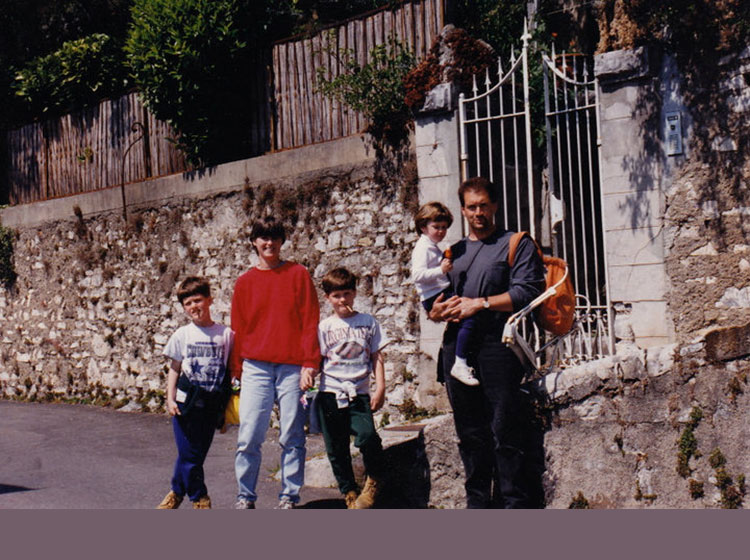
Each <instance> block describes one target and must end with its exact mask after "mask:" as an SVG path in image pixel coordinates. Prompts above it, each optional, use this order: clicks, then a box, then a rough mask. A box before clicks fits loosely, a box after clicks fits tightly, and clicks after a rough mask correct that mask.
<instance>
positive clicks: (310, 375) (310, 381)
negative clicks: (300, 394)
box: [299, 367, 316, 391]
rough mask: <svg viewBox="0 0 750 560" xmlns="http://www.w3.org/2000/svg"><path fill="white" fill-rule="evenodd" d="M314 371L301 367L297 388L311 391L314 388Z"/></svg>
mask: <svg viewBox="0 0 750 560" xmlns="http://www.w3.org/2000/svg"><path fill="white" fill-rule="evenodd" d="M315 373H316V371H315V370H314V369H313V368H311V367H303V368H302V370H301V371H300V376H299V388H300V389H302V390H303V391H307V390H308V389H312V388H313V387H314V386H315Z"/></svg>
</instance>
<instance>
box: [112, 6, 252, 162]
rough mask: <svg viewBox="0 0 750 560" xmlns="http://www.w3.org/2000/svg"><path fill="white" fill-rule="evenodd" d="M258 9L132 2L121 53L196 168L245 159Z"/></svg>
mask: <svg viewBox="0 0 750 560" xmlns="http://www.w3.org/2000/svg"><path fill="white" fill-rule="evenodd" d="M264 6H265V3H260V2H252V1H251V0H135V1H134V3H133V9H132V25H131V28H130V33H129V36H128V40H127V44H126V51H127V53H128V60H129V62H130V65H131V67H132V70H133V73H134V75H135V81H136V83H137V85H138V87H139V89H140V91H141V95H142V96H143V98H144V101H145V103H146V105H147V106H148V108H149V109H150V110H151V111H152V112H153V114H154V115H155V116H156V117H157V118H158V119H161V120H163V121H166V122H168V123H169V124H171V125H172V126H173V127H174V128H175V129H177V130H178V131H179V133H180V136H179V138H178V139H177V144H178V146H179V147H180V149H182V150H183V151H184V153H185V155H186V156H187V158H188V160H189V161H190V162H191V163H193V164H195V165H203V164H216V163H222V162H225V161H231V160H234V159H239V158H241V157H247V155H248V150H249V147H248V141H249V128H250V123H249V115H250V113H251V111H249V110H248V107H247V103H248V95H247V91H248V88H249V86H250V85H251V83H252V80H253V79H254V76H255V75H256V73H255V71H254V70H255V68H256V66H255V65H254V60H253V56H252V51H253V48H254V47H256V46H257V45H256V44H255V42H254V41H258V40H259V29H260V28H261V26H262V22H263V20H264V17H263V16H264V14H265V12H264V10H265V7H264Z"/></svg>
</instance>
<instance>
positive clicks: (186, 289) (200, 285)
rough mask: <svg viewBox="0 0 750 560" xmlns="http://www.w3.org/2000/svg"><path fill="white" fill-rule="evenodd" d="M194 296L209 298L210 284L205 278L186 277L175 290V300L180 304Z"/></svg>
mask: <svg viewBox="0 0 750 560" xmlns="http://www.w3.org/2000/svg"><path fill="white" fill-rule="evenodd" d="M195 295H201V296H203V297H207V298H209V297H211V284H210V283H209V282H208V280H206V279H205V278H200V277H198V276H188V277H187V278H185V279H184V280H183V281H182V282H181V283H180V286H179V287H178V288H177V299H178V300H179V301H180V303H182V302H183V301H184V300H185V299H186V298H189V297H190V296H195Z"/></svg>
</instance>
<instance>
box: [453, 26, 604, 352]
mask: <svg viewBox="0 0 750 560" xmlns="http://www.w3.org/2000/svg"><path fill="white" fill-rule="evenodd" d="M530 38H531V37H530V35H529V33H528V27H527V25H526V24H524V30H523V35H522V37H521V41H522V48H521V52H520V54H519V55H518V56H516V54H515V53H514V52H511V55H510V64H509V67H508V70H507V71H503V64H502V60H501V59H499V60H498V66H497V71H496V72H495V70H494V69H493V70H492V71H490V70H489V69H488V70H487V71H486V72H485V76H484V80H483V84H482V80H481V79H479V80H477V77H476V76H475V79H474V84H473V91H472V95H471V96H469V97H467V96H466V95H464V94H461V95H460V96H459V105H458V113H459V131H460V147H461V152H460V158H461V178H462V180H464V179H466V178H468V177H475V176H480V175H481V176H484V177H487V178H488V179H489V180H490V181H492V182H493V183H494V184H495V185H496V186H497V188H498V189H499V191H500V198H499V203H500V208H499V210H498V216H497V223H498V226H500V227H502V228H505V229H508V230H514V231H528V232H530V233H531V235H532V236H533V237H534V238H536V239H537V240H539V239H540V237H541V235H540V234H542V233H544V232H545V231H546V232H548V233H549V235H548V236H547V237H548V238H549V239H548V241H547V247H546V250H548V251H550V252H552V254H553V255H555V256H558V257H560V258H562V259H564V260H565V261H566V262H567V263H568V266H569V268H570V274H571V278H572V280H573V285H574V286H575V289H576V292H577V293H576V298H577V301H576V321H575V324H574V327H573V329H572V330H571V332H570V333H568V334H567V335H565V336H564V337H550V335H549V333H544V332H540V331H539V329H538V328H537V327H536V325H535V324H533V322H532V321H526V322H525V324H523V325H522V326H521V328H520V329H519V330H518V331H519V332H520V334H521V336H523V338H524V339H525V342H526V344H527V345H528V347H529V348H531V349H532V350H533V352H534V353H535V354H536V356H537V359H536V363H535V365H536V366H537V367H541V366H542V365H545V366H547V367H548V366H552V365H557V366H561V367H565V366H569V365H572V364H574V363H579V362H581V361H587V360H592V359H596V358H599V357H601V356H604V355H607V354H612V353H614V350H615V346H614V333H613V332H612V329H611V328H610V326H611V325H612V310H611V305H610V298H609V287H608V283H607V281H606V278H607V267H606V246H605V238H604V224H603V211H602V198H601V184H600V179H599V164H598V162H599V144H600V140H599V121H598V90H597V83H596V80H594V79H589V69H588V66H587V65H586V64H585V63H584V62H582V61H579V59H580V58H581V56H580V55H577V54H563V55H560V56H557V55H556V54H555V52H554V50H553V51H552V56H551V57H549V56H547V55H542V65H543V69H544V71H543V74H544V106H545V129H546V148H547V149H546V154H547V171H548V182H545V181H543V180H542V178H541V177H539V176H538V175H536V174H541V172H540V170H539V168H538V167H537V168H535V167H534V161H533V146H532V114H531V100H530V98H529V40H530ZM478 82H479V85H478ZM482 86H483V87H482ZM535 175H536V176H535ZM542 207H544V213H543V215H542V213H540V212H538V211H537V209H539V208H542Z"/></svg>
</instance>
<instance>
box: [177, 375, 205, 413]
mask: <svg viewBox="0 0 750 560" xmlns="http://www.w3.org/2000/svg"><path fill="white" fill-rule="evenodd" d="M204 394H208V391H206V390H205V389H201V388H200V386H198V385H196V384H195V383H193V382H192V381H190V379H188V377H187V375H185V374H184V373H181V374H180V376H179V377H178V378H177V391H176V394H175V399H174V400H175V402H177V408H179V409H180V414H181V415H182V416H184V415H186V414H188V413H189V412H190V411H191V410H192V409H193V408H194V407H196V406H197V407H199V408H200V407H202V406H204V404H205V403H204V402H203V399H202V397H203V395H204Z"/></svg>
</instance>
